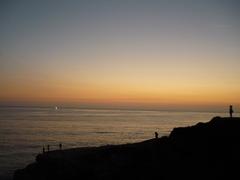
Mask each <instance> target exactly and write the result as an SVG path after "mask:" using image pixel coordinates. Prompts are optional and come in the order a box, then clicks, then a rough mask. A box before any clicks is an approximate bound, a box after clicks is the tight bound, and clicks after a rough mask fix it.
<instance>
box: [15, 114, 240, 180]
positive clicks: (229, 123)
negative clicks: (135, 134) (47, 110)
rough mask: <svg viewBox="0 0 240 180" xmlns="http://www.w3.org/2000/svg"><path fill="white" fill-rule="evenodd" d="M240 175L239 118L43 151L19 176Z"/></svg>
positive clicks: (95, 179)
mask: <svg viewBox="0 0 240 180" xmlns="http://www.w3.org/2000/svg"><path fill="white" fill-rule="evenodd" d="M55 179H56V180H75V179H83V180H100V179H101V180H110V179H111V180H120V179H121V180H125V179H136V180H139V179H146V180H148V179H159V180H167V179H171V180H172V179H191V180H198V179H199V180H200V179H201V180H203V179H211V180H212V179H240V118H220V117H215V118H213V119H212V120H211V121H210V122H208V123H198V124H197V125H195V126H191V127H184V128H175V129H173V131H172V132H171V134H170V135H169V136H168V137H162V138H159V139H151V140H148V141H144V142H141V143H135V144H126V145H115V146H103V147H96V148H75V149H68V150H62V151H60V150H59V151H51V152H48V153H44V154H39V155H38V156H37V157H36V162H35V163H33V164H30V165H28V166H27V167H26V168H24V169H21V170H17V171H16V172H15V174H14V180H55Z"/></svg>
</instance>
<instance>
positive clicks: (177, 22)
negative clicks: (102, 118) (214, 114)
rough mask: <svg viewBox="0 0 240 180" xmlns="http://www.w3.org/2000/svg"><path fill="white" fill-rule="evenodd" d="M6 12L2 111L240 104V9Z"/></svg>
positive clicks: (47, 2) (138, 3)
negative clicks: (22, 106) (11, 107)
mask: <svg viewBox="0 0 240 180" xmlns="http://www.w3.org/2000/svg"><path fill="white" fill-rule="evenodd" d="M0 3H1V4H0V22H1V28H0V42H1V44H0V84H1V85H0V102H1V103H12V104H14V103H45V104H78V105H85V106H100V107H101V106H102V107H105V106H108V107H111V106H116V107H123V106H124V107H142V108H181V107H187V108H189V107H191V108H199V107H225V106H228V105H229V104H234V105H240V2H239V1H238V0H201V1H199V0H196V1H194V0H144V1H143V0H128V1H126V0H119V1H117V0H109V1H105V0H95V1H94V0H85V1H81V0H79V1H77V0H65V1H62V0H41V1H40V0H39V1H35V0H29V1H27V0H21V1H18V0H15V1H14V0H13V1H7V0H6V1H4V0H2V1H1V2H0Z"/></svg>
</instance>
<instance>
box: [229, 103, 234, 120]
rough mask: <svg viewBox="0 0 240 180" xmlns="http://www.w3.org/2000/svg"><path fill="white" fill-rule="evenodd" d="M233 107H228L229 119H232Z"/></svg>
mask: <svg viewBox="0 0 240 180" xmlns="http://www.w3.org/2000/svg"><path fill="white" fill-rule="evenodd" d="M233 112H234V111H233V106H232V105H230V106H229V114H230V117H231V118H232V114H233Z"/></svg>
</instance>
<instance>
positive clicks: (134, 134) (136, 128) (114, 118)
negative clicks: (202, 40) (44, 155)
mask: <svg viewBox="0 0 240 180" xmlns="http://www.w3.org/2000/svg"><path fill="white" fill-rule="evenodd" d="M226 115H227V114H224V113H204V112H166V111H137V110H94V109H77V108H59V109H58V110H56V109H55V108H52V107H51V108H38V107H0V179H9V178H11V176H12V174H13V171H14V170H15V169H18V168H23V167H25V166H26V165H27V164H28V163H30V162H33V161H34V160H35V156H36V155H37V154H38V153H40V152H41V151H42V146H43V145H47V144H49V145H50V150H53V149H58V144H59V143H60V142H61V143H62V144H63V148H73V147H83V146H100V145H106V144H121V143H131V142H138V141H142V140H146V139H150V138H153V137H154V132H155V131H158V132H159V135H160V136H163V135H168V134H169V133H170V131H171V130H172V129H173V128H174V127H179V126H188V125H193V124H196V123H197V122H200V121H201V122H206V121H209V120H210V119H211V118H212V117H213V116H226Z"/></svg>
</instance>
